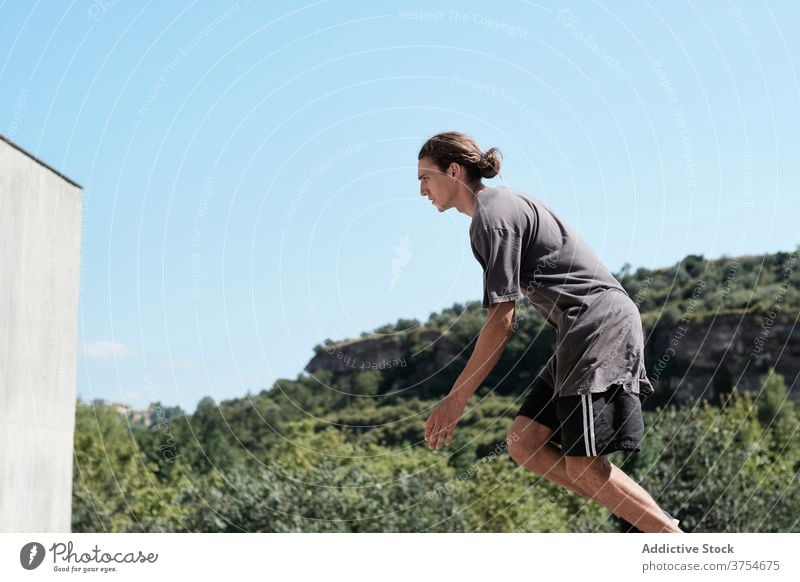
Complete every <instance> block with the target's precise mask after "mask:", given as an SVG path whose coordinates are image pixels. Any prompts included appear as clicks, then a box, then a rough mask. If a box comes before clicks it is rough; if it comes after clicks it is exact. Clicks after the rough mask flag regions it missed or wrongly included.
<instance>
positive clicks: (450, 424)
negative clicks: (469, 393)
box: [425, 394, 467, 449]
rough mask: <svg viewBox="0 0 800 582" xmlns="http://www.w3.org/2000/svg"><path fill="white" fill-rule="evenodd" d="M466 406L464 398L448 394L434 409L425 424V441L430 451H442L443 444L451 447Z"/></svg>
mask: <svg viewBox="0 0 800 582" xmlns="http://www.w3.org/2000/svg"><path fill="white" fill-rule="evenodd" d="M466 404H467V403H466V401H465V400H463V399H462V398H459V397H458V396H453V395H452V394H448V395H447V396H445V398H444V399H443V400H442V401H441V402H440V403H439V405H438V406H437V407H436V408H435V409H434V411H433V414H431V416H430V418H429V419H428V422H427V423H425V440H426V441H427V442H428V448H429V449H434V448H436V449H441V448H442V443H444V444H447V445H449V444H450V443H452V442H453V432H454V431H455V429H456V424H457V423H458V421H459V420H460V419H461V415H462V414H464V407H465V406H466Z"/></svg>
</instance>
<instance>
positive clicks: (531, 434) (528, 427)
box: [507, 416, 553, 467]
mask: <svg viewBox="0 0 800 582" xmlns="http://www.w3.org/2000/svg"><path fill="white" fill-rule="evenodd" d="M551 434H553V431H552V429H550V428H548V427H546V426H544V425H543V424H540V423H538V422H536V421H534V420H532V419H530V418H527V417H524V416H518V417H517V418H516V419H515V420H514V423H513V424H512V425H511V429H510V430H509V431H508V437H507V442H508V454H509V456H510V457H511V458H512V459H513V460H514V461H515V462H517V463H519V464H520V465H523V464H526V465H528V466H529V467H530V466H532V465H533V466H535V465H536V464H537V463H538V461H539V460H540V458H541V457H542V452H543V450H544V449H545V447H547V446H548V443H549V441H550V435H551Z"/></svg>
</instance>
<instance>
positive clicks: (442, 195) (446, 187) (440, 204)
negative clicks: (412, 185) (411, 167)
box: [417, 156, 458, 212]
mask: <svg viewBox="0 0 800 582" xmlns="http://www.w3.org/2000/svg"><path fill="white" fill-rule="evenodd" d="M453 165H454V164H453ZM417 177H418V178H419V193H420V196H425V197H426V198H429V199H430V200H431V202H432V203H433V205H434V206H436V208H437V210H439V212H444V211H445V210H447V209H448V208H452V207H453V203H452V200H453V197H454V196H455V194H456V191H457V189H458V184H457V183H456V180H455V179H454V178H452V177H450V176H449V175H448V174H447V173H446V172H442V171H441V170H440V169H439V166H437V165H436V162H435V161H433V158H430V157H427V156H425V157H424V158H422V159H421V160H420V161H419V163H418V164H417Z"/></svg>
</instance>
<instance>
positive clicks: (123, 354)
mask: <svg viewBox="0 0 800 582" xmlns="http://www.w3.org/2000/svg"><path fill="white" fill-rule="evenodd" d="M83 354H84V355H85V356H86V357H87V358H89V359H92V360H120V359H123V358H133V357H136V352H134V351H133V350H132V349H131V348H129V347H128V346H126V345H125V344H123V343H120V342H111V341H99V342H92V343H89V344H86V346H85V347H84V348H83Z"/></svg>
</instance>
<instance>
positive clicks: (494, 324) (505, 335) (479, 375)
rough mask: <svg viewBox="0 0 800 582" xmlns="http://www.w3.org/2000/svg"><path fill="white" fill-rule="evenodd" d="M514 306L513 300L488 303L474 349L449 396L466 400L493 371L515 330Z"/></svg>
mask: <svg viewBox="0 0 800 582" xmlns="http://www.w3.org/2000/svg"><path fill="white" fill-rule="evenodd" d="M515 306H516V301H503V302H501V303H495V304H493V305H490V306H489V308H488V313H487V315H486V321H485V322H484V324H483V327H482V328H481V333H480V335H479V336H478V341H477V343H476V345H475V350H474V351H473V352H472V355H471V356H470V358H469V361H468V362H467V365H466V366H465V367H464V370H463V371H462V372H461V374H459V376H458V379H457V380H456V383H455V385H453V388H452V390H450V394H449V396H453V397H455V398H458V399H459V400H461V401H462V402H466V401H467V400H469V397H470V396H472V395H473V394H474V393H475V391H476V390H477V389H478V387H479V386H480V385H481V383H482V382H483V381H484V380H485V379H486V376H488V375H489V372H491V371H492V368H494V366H495V364H497V362H498V360H499V359H500V356H501V355H503V350H504V349H505V347H506V344H507V343H508V340H509V339H511V335H512V334H513V333H514V308H515Z"/></svg>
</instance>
